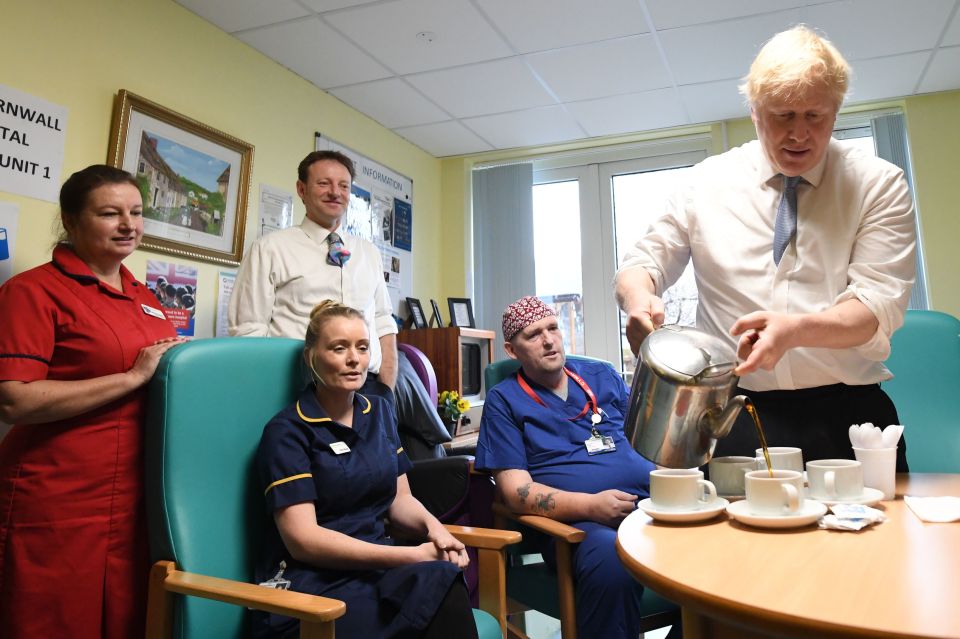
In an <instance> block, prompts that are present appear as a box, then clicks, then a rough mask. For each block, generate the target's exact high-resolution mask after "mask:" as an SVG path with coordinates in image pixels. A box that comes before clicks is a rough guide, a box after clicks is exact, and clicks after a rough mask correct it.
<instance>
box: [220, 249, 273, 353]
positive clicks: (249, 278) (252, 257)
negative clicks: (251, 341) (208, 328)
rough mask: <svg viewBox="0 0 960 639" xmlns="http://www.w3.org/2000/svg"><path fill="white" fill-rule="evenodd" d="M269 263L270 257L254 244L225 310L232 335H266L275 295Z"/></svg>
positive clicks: (240, 269)
mask: <svg viewBox="0 0 960 639" xmlns="http://www.w3.org/2000/svg"><path fill="white" fill-rule="evenodd" d="M270 263H271V260H270V256H269V255H268V254H267V253H266V252H265V251H264V250H263V248H262V245H261V243H260V242H256V243H254V245H253V246H251V247H250V251H249V252H248V253H247V256H246V258H244V260H243V262H242V263H241V264H240V268H239V270H238V271H237V279H236V281H235V282H234V284H233V294H232V296H231V297H230V305H229V307H228V309H227V320H228V326H227V330H228V331H229V332H230V334H231V335H237V336H247V337H249V336H265V335H267V334H268V329H269V326H270V318H271V316H272V314H273V303H274V295H275V293H274V281H273V280H274V278H273V274H272V273H271V270H270V269H271V264H270Z"/></svg>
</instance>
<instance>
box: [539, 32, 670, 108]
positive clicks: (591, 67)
mask: <svg viewBox="0 0 960 639" xmlns="http://www.w3.org/2000/svg"><path fill="white" fill-rule="evenodd" d="M526 59H527V63H528V64H529V65H530V66H531V67H533V69H534V71H536V72H537V74H538V75H539V76H540V78H541V79H543V80H544V81H545V82H546V83H547V86H548V87H550V89H551V90H552V91H553V92H554V94H556V95H557V97H558V98H559V99H560V100H562V101H564V102H567V101H574V100H586V99H590V98H599V97H605V96H608V95H618V94H624V93H637V92H640V91H646V90H649V89H659V88H663V87H667V86H670V75H669V74H668V73H667V70H666V68H665V67H664V66H663V61H662V60H661V59H660V54H659V52H658V51H657V48H656V45H655V44H654V42H653V38H652V37H651V36H650V35H642V36H633V37H629V38H619V39H617V40H607V41H605V42H598V43H595V44H586V45H583V46H578V47H568V48H566V49H557V50H555V51H548V52H545V53H535V54H531V55H529V56H527V57H526Z"/></svg>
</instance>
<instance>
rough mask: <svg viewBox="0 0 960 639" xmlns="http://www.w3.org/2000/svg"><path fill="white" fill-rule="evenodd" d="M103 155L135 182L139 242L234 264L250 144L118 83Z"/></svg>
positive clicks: (244, 205)
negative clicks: (139, 212)
mask: <svg viewBox="0 0 960 639" xmlns="http://www.w3.org/2000/svg"><path fill="white" fill-rule="evenodd" d="M107 162H108V163H109V164H111V165H113V166H116V167H120V168H122V169H124V170H126V171H129V172H130V173H132V174H133V175H135V176H136V178H137V182H138V183H139V185H140V192H141V194H142V195H143V226H144V229H143V231H144V233H143V243H142V244H141V246H142V247H143V248H146V249H150V250H155V251H160V252H163V253H169V254H172V255H179V256H181V257H188V258H193V259H198V260H206V261H209V262H216V263H219V264H226V265H230V266H236V265H237V264H239V263H240V258H241V257H242V256H243V255H242V254H243V233H244V227H245V225H246V219H247V202H248V194H249V190H250V173H251V170H252V167H253V145H251V144H248V143H246V142H244V141H242V140H239V139H237V138H235V137H233V136H231V135H228V134H226V133H223V132H222V131H218V130H217V129H214V128H213V127H210V126H208V125H206V124H203V123H201V122H198V121H196V120H194V119H192V118H189V117H187V116H185V115H181V114H179V113H175V112H173V111H171V110H170V109H167V108H165V107H163V106H160V105H159V104H157V103H155V102H151V101H150V100H147V99H145V98H141V97H140V96H137V95H134V94H133V93H130V92H129V91H127V90H125V89H122V90H121V91H120V92H119V93H118V94H117V100H116V105H115V107H114V112H113V125H112V127H111V130H110V148H109V152H108V158H107Z"/></svg>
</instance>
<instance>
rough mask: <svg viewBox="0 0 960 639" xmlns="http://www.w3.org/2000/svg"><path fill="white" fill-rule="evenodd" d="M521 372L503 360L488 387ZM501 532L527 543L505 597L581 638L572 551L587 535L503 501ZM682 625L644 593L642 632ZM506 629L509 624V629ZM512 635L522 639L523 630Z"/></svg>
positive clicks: (511, 553) (489, 373)
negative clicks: (549, 544)
mask: <svg viewBox="0 0 960 639" xmlns="http://www.w3.org/2000/svg"><path fill="white" fill-rule="evenodd" d="M567 359H568V360H588V361H596V362H603V363H605V364H607V365H608V366H609V362H606V361H604V360H600V359H596V358H593V357H583V356H578V355H567ZM519 368H520V365H519V362H517V360H514V359H506V360H501V361H499V362H494V363H493V364H490V365H489V366H487V368H486V370H484V373H483V381H484V388H486V389H488V390H489V389H491V388H493V387H494V386H496V385H497V384H499V383H500V382H501V381H503V380H504V379H506V378H507V377H508V376H510V375H512V374H513V373H514V372H516V371H517V370H518V369H519ZM493 512H494V516H495V521H496V525H497V527H498V528H504V529H509V530H518V531H520V532H522V534H523V541H521V543H520V544H518V545H516V546H511V547H510V548H509V550H508V551H507V552H508V560H507V597H508V598H509V599H510V600H512V602H515V604H519V607H520V608H521V609H524V610H527V609H532V610H536V611H538V612H541V613H543V614H545V615H548V616H550V617H553V618H555V619H559V620H560V634H561V637H562V639H575V638H576V636H577V612H576V584H575V583H574V579H573V552H574V550H575V549H576V544H578V543H580V542H581V541H583V539H584V537H585V536H586V533H584V532H583V531H582V530H580V529H579V528H576V527H574V526H570V525H569V524H565V523H563V522H560V521H556V520H553V519H549V518H548V517H541V516H540V515H518V514H516V513H513V512H512V511H511V510H510V509H509V508H507V507H506V506H505V505H504V504H502V503H495V504H494V505H493ZM544 536H547V537H551V538H553V541H554V547H555V548H556V571H554V570H552V569H551V568H550V567H549V566H547V564H546V563H545V562H544V561H543V560H542V558H540V557H539V552H540V551H539V548H540V547H541V545H540V544H539V543H538V540H540V539H543V537H544ZM678 623H680V608H679V607H678V606H677V605H676V604H674V603H673V602H672V601H668V600H667V599H664V598H663V597H661V596H660V595H658V594H657V593H655V592H654V591H653V590H651V589H650V588H644V591H643V624H642V626H641V631H642V632H647V631H650V630H655V629H656V628H662V627H664V626H670V625H673V624H678ZM508 629H511V626H509V625H508ZM512 634H514V635H516V636H518V637H522V636H524V635H523V633H522V632H519V631H516V630H513V632H512Z"/></svg>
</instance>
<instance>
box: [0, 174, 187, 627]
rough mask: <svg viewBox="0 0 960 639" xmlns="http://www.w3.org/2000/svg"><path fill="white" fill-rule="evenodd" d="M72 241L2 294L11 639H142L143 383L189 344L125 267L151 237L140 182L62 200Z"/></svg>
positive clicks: (1, 622) (0, 562) (1, 586)
mask: <svg viewBox="0 0 960 639" xmlns="http://www.w3.org/2000/svg"><path fill="white" fill-rule="evenodd" d="M60 209H61V220H62V222H63V227H64V229H65V231H66V233H65V237H66V241H64V242H61V243H59V244H57V246H56V247H55V248H54V250H53V260H52V261H50V262H49V263H47V264H44V265H42V266H38V267H36V268H34V269H31V270H29V271H26V272H24V273H21V274H20V275H17V276H15V277H13V278H11V279H10V280H9V281H8V282H7V283H6V284H5V285H4V286H3V287H2V288H0V419H2V420H3V421H5V422H8V423H11V424H14V427H13V429H12V430H11V431H10V432H9V433H8V434H7V436H6V437H5V438H4V439H3V441H2V442H0V637H17V638H18V639H20V638H33V637H43V638H44V639H46V638H49V637H72V638H74V639H86V638H96V637H104V638H117V639H121V638H122V639H127V638H130V637H138V636H143V631H144V614H145V612H144V611H145V608H146V585H147V575H148V571H149V565H148V555H147V547H146V543H147V533H146V526H145V511H144V504H143V480H142V477H141V476H142V473H143V468H142V457H143V422H144V409H145V403H146V395H145V388H144V386H145V384H146V383H147V382H148V381H149V380H150V378H151V377H152V376H153V373H154V371H155V370H156V367H157V362H158V361H159V359H160V356H161V355H163V353H164V352H165V351H166V350H167V349H169V348H170V347H172V346H174V345H175V344H177V343H179V341H180V340H178V339H177V338H176V336H175V335H176V332H175V330H174V328H173V326H172V325H171V323H170V322H169V321H167V319H166V318H165V317H164V315H163V312H162V311H160V310H159V308H158V307H159V304H158V303H157V299H156V297H154V295H153V294H152V293H151V292H150V291H149V290H148V289H147V287H146V286H144V285H143V284H141V283H140V282H138V281H137V280H135V279H134V278H133V275H131V274H130V271H128V270H127V269H126V268H125V267H123V266H122V264H121V263H122V262H123V260H124V258H126V257H127V256H128V255H130V254H131V253H132V252H133V251H134V250H135V249H136V248H137V246H138V245H139V244H140V239H141V237H142V236H143V218H142V213H143V207H142V203H141V198H140V190H139V189H138V187H137V182H136V180H135V179H134V178H133V176H131V175H130V174H129V173H126V172H125V171H121V170H120V169H116V168H113V167H109V166H104V165H95V166H90V167H88V168H86V169H84V170H82V171H79V172H77V173H74V174H73V175H71V176H70V178H69V179H68V180H67V181H66V182H65V183H64V185H63V188H62V189H61V191H60Z"/></svg>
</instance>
